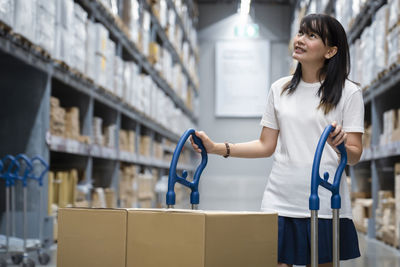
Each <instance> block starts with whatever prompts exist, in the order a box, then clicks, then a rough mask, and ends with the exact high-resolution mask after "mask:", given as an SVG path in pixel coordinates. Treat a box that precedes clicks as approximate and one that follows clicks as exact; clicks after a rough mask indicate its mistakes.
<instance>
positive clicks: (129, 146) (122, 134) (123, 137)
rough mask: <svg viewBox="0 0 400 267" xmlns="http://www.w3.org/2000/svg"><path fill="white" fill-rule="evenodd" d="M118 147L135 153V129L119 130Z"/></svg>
mask: <svg viewBox="0 0 400 267" xmlns="http://www.w3.org/2000/svg"><path fill="white" fill-rule="evenodd" d="M119 148H120V149H121V150H124V151H128V152H131V153H135V131H132V130H122V129H121V130H120V131H119Z"/></svg>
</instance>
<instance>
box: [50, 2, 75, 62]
mask: <svg viewBox="0 0 400 267" xmlns="http://www.w3.org/2000/svg"><path fill="white" fill-rule="evenodd" d="M73 22H74V1H73V0H65V1H64V0H57V1H56V30H55V42H54V45H55V46H54V47H55V53H54V58H55V59H57V60H60V61H63V62H65V63H66V64H67V65H69V66H72V65H73V64H71V63H72V60H73V59H72V56H71V55H72V53H73V50H74V49H73V45H74V38H73V37H72V36H74V32H73V25H74V24H73Z"/></svg>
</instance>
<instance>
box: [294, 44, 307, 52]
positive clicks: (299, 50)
mask: <svg viewBox="0 0 400 267" xmlns="http://www.w3.org/2000/svg"><path fill="white" fill-rule="evenodd" d="M294 51H295V52H296V53H305V52H306V50H304V49H303V48H301V47H299V46H295V48H294Z"/></svg>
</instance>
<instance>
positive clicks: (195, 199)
mask: <svg viewBox="0 0 400 267" xmlns="http://www.w3.org/2000/svg"><path fill="white" fill-rule="evenodd" d="M190 135H191V136H192V138H193V141H194V143H195V144H197V145H198V146H199V148H200V149H201V163H200V165H199V166H197V169H196V171H195V173H194V177H193V181H192V182H190V181H188V180H186V178H187V175H188V173H187V171H186V170H184V171H183V173H182V176H183V177H179V176H178V175H177V174H176V167H177V164H178V160H179V156H180V153H181V151H182V148H183V146H184V145H185V142H186V140H187V139H188V138H189V136H190ZM207 160H208V156H207V151H206V149H205V148H204V145H203V142H202V141H201V139H200V138H198V137H197V136H196V135H195V130H194V129H188V130H186V132H185V133H184V134H183V135H182V136H181V138H180V139H179V141H178V144H177V145H176V148H175V151H174V154H173V156H172V161H171V165H170V168H169V176H168V192H167V197H166V202H167V205H168V206H171V205H175V183H176V182H178V183H180V184H182V185H184V186H186V187H188V188H190V189H191V190H192V193H191V194H190V203H191V204H192V205H196V204H199V202H200V194H199V181H200V175H201V173H202V172H203V170H204V168H205V167H206V165H207Z"/></svg>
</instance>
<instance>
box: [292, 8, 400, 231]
mask: <svg viewBox="0 0 400 267" xmlns="http://www.w3.org/2000/svg"><path fill="white" fill-rule="evenodd" d="M311 1H315V0H308V1H303V4H304V3H305V4H306V8H307V9H308V7H309V6H310V3H311ZM300 2H301V1H297V3H296V8H299V6H300ZM386 3H387V0H367V1H366V3H365V5H364V7H363V8H362V9H361V11H360V13H359V14H358V15H357V16H356V17H355V18H354V21H353V22H352V26H351V27H350V29H349V31H348V42H349V44H352V43H354V42H355V41H356V40H357V39H358V38H360V36H361V34H362V32H363V31H364V29H365V28H366V27H368V26H369V25H370V24H371V22H372V21H373V19H374V17H375V14H376V12H377V11H378V9H379V8H380V7H382V6H383V5H385V4H386ZM335 4H336V0H329V1H327V2H326V6H325V7H322V9H321V10H323V11H324V13H326V14H331V15H332V14H333V15H334V14H335ZM399 85H400V65H399V64H397V65H395V66H391V68H390V69H389V70H387V71H386V72H385V73H384V74H383V75H382V76H381V77H380V79H379V80H375V81H374V82H373V83H372V84H371V85H370V86H369V87H368V88H367V89H366V90H364V91H363V98H364V104H365V119H366V121H367V122H369V123H370V124H371V126H372V128H371V129H372V133H371V135H372V140H371V147H370V148H364V150H363V154H362V156H361V160H360V162H359V163H358V164H357V165H355V166H349V168H348V173H349V174H350V176H351V179H352V185H353V190H354V189H355V191H357V189H359V188H364V189H365V188H368V189H369V190H370V191H371V195H372V199H373V205H372V218H370V219H368V229H367V235H368V236H369V237H370V238H374V239H375V238H376V219H375V218H376V216H375V211H376V209H377V207H378V192H379V190H392V191H393V189H394V182H393V172H394V168H393V166H394V163H395V162H399V161H400V142H392V143H389V144H387V145H383V146H382V145H379V136H380V134H381V133H382V132H383V113H384V112H385V111H387V110H390V109H393V108H400V106H399V103H398V99H400V91H399V90H398V89H397V87H398V86H399ZM369 177H370V178H371V179H369ZM354 187H355V188H354ZM357 187H358V188H357Z"/></svg>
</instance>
